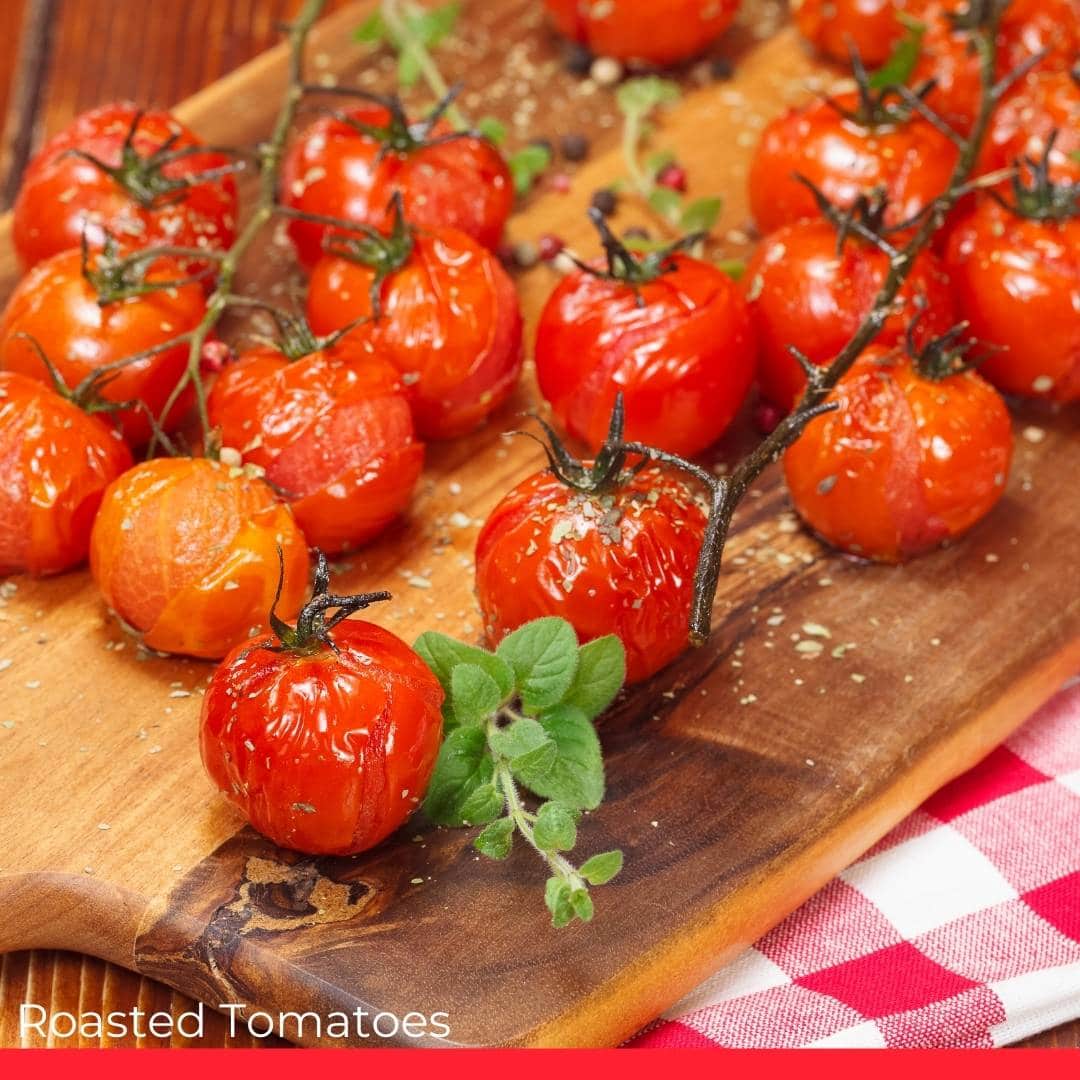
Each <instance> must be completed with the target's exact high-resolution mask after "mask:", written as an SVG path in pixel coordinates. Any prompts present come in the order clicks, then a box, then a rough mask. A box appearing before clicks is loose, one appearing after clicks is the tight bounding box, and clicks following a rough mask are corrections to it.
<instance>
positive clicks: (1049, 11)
mask: <svg viewBox="0 0 1080 1080" xmlns="http://www.w3.org/2000/svg"><path fill="white" fill-rule="evenodd" d="M965 10H966V5H965V4H961V3H957V2H956V0H951V2H950V3H931V4H929V5H928V6H927V8H926V10H925V11H924V12H923V13H922V14H921V15H920V16H919V19H920V22H922V24H923V26H924V27H925V29H924V32H923V34H922V38H921V40H920V42H919V59H918V62H917V63H916V65H915V70H914V71H913V73H912V76H911V80H910V81H911V84H912V85H913V86H915V85H919V84H920V83H923V82H926V81H927V80H931V79H932V80H933V81H934V88H933V90H932V91H931V92H930V94H929V95H928V96H927V98H926V101H927V103H928V104H929V105H930V106H931V107H932V108H933V109H934V110H935V111H936V112H938V113H939V114H940V115H941V116H943V117H944V118H945V120H947V121H948V122H949V123H950V124H951V125H952V126H953V127H954V128H956V129H957V130H958V131H962V132H967V131H968V130H969V129H970V128H971V125H972V123H973V121H974V120H975V116H976V113H977V112H978V109H979V102H980V100H981V97H982V78H981V74H980V69H981V61H980V59H979V54H978V52H977V50H975V49H974V48H972V45H971V33H970V31H967V30H965V29H964V28H963V27H962V26H961V25H958V23H957V22H956V21H955V16H957V14H962V13H963V12H964V11H965ZM997 51H998V57H997V75H998V77H999V78H1000V77H1003V76H1005V75H1006V74H1007V73H1009V72H1010V71H1012V70H1013V69H1015V68H1017V67H1019V66H1020V65H1021V64H1023V63H1025V62H1026V61H1028V60H1030V58H1031V57H1032V56H1033V55H1035V54H1036V53H1040V52H1045V55H1044V56H1043V57H1042V59H1040V60H1039V62H1038V64H1037V65H1036V68H1035V70H1036V72H1039V73H1041V72H1047V71H1062V72H1064V71H1066V70H1067V69H1068V68H1069V67H1070V66H1071V65H1072V64H1073V63H1074V62H1075V60H1076V57H1077V55H1078V54H1080V0H1011V2H1010V3H1009V4H1008V5H1006V6H1005V9H1004V11H1003V12H1002V14H1001V23H1000V30H999V33H998V50H997Z"/></svg>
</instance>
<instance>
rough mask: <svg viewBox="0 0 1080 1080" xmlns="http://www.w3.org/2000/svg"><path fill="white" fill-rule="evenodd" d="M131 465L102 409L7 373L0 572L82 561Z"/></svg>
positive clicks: (48, 570) (52, 569) (2, 395)
mask: <svg viewBox="0 0 1080 1080" xmlns="http://www.w3.org/2000/svg"><path fill="white" fill-rule="evenodd" d="M131 465H132V458H131V451H130V450H129V449H128V447H127V443H125V442H124V440H123V439H122V438H121V436H120V433H119V431H117V430H116V428H115V427H114V426H113V425H112V424H110V422H109V421H108V420H107V419H105V418H104V417H103V416H102V415H91V414H89V413H86V412H83V410H82V409H80V408H79V407H78V406H77V405H74V404H72V403H71V402H70V401H68V400H66V399H65V398H62V397H61V396H60V395H59V394H56V393H54V392H53V391H52V390H49V389H48V388H47V387H44V386H42V385H41V383H39V382H38V381H37V380H36V379H29V378H27V377H26V376H25V375H18V374H15V373H14V372H8V371H5V372H0V576H2V575H4V574H18V573H23V572H25V573H29V574H33V575H34V576H35V577H38V576H42V575H45V574H58V573H61V572H62V571H64V570H69V569H71V568H72V567H73V566H78V565H79V563H81V562H83V561H84V560H85V559H86V553H87V551H88V550H89V547H90V528H91V526H92V525H93V523H94V516H95V515H96V514H97V510H98V506H99V505H100V504H101V498H102V495H104V493H105V489H106V488H107V487H108V486H109V484H111V483H112V482H113V480H115V479H116V478H117V477H118V476H119V475H120V474H121V473H123V472H126V471H127V470H128V469H130V468H131Z"/></svg>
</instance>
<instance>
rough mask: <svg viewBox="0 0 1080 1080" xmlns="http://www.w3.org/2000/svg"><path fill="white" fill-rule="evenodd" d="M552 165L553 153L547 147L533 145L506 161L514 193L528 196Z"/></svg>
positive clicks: (524, 147)
mask: <svg viewBox="0 0 1080 1080" xmlns="http://www.w3.org/2000/svg"><path fill="white" fill-rule="evenodd" d="M550 164H551V151H550V150H549V149H548V148H547V147H546V146H540V145H538V144H536V143H533V144H531V145H529V146H523V147H522V148H521V149H520V150H518V151H517V152H516V153H514V154H511V155H510V156H509V157H508V158H507V159H506V167H507V168H508V169H509V170H510V176H511V178H512V179H513V181H514V191H515V192H517V194H518V195H527V194H528V193H529V192H530V191H531V190H532V186H533V184H535V183H536V181H537V179H538V178H539V176H540V174H541V173H542V172H543V171H544V170H545V169H546V168H547V167H548V166H549V165H550Z"/></svg>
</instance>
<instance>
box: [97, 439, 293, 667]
mask: <svg viewBox="0 0 1080 1080" xmlns="http://www.w3.org/2000/svg"><path fill="white" fill-rule="evenodd" d="M278 549H280V550H281V552H282V558H283V560H284V566H285V570H284V585H283V587H282V590H281V600H280V607H281V611H282V612H283V614H284V615H285V616H286V617H289V616H292V615H295V614H296V612H297V611H299V610H300V605H301V603H302V602H303V598H304V594H305V592H306V591H307V572H308V557H307V544H306V543H305V541H304V537H303V534H302V533H301V532H300V529H299V527H298V526H297V524H296V522H295V521H294V520H293V516H292V513H291V511H290V510H289V508H288V507H287V506H283V505H282V504H281V503H280V502H278V501H277V499H276V497H275V495H274V493H273V491H271V490H270V488H269V486H268V485H267V484H266V483H265V482H263V481H262V480H260V479H257V478H255V477H253V476H251V475H249V474H248V473H247V472H245V471H244V470H242V469H235V468H228V467H226V466H224V465H222V464H220V463H218V462H216V461H209V460H207V459H205V458H155V459H154V460H152V461H145V462H143V463H142V464H141V465H136V466H135V468H134V469H131V470H129V471H128V472H126V473H124V475H123V476H121V477H120V478H119V479H118V480H116V481H115V482H114V483H113V484H112V485H110V487H109V489H108V490H107V491H106V492H105V497H104V499H103V500H102V503H101V509H100V511H99V512H98V516H97V520H96V521H95V522H94V530H93V532H92V534H91V536H90V572H91V573H92V574H93V575H94V580H95V581H96V582H97V584H98V587H99V588H100V589H101V593H102V596H104V598H105V602H106V603H107V604H108V605H109V607H110V608H111V609H112V610H113V611H114V612H115V613H116V614H117V616H119V618H120V619H122V620H123V622H124V623H125V624H126V625H127V626H128V627H129V628H130V629H132V630H134V631H135V632H136V633H138V634H139V635H140V636H141V638H142V641H143V643H144V644H145V645H146V646H147V647H148V648H151V649H157V650H159V651H160V652H167V653H181V654H183V655H186V656H200V657H205V658H207V659H219V658H220V657H222V656H224V655H225V654H226V653H227V652H228V651H229V650H230V649H231V648H232V647H233V646H234V645H237V644H239V643H240V642H242V641H246V640H247V639H248V638H249V637H250V636H251V635H252V634H253V633H257V632H258V631H259V630H261V629H264V628H265V627H266V613H267V612H268V611H269V610H270V605H271V603H272V602H273V599H274V582H275V581H276V580H277V573H278Z"/></svg>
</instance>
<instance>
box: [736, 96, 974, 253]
mask: <svg viewBox="0 0 1080 1080" xmlns="http://www.w3.org/2000/svg"><path fill="white" fill-rule="evenodd" d="M833 100H834V101H835V103H836V105H838V106H839V107H840V108H841V109H848V110H853V109H855V108H857V105H858V100H857V96H856V95H854V94H840V95H838V96H837V97H836V98H835V99H833ZM957 156H958V151H957V148H956V146H955V144H954V143H953V142H952V140H951V139H949V137H948V136H947V135H945V134H943V133H942V132H940V131H938V130H937V129H936V128H934V127H933V125H931V124H930V123H929V122H928V121H926V120H923V119H922V118H921V117H918V116H915V117H913V118H912V119H910V120H908V121H906V122H904V123H901V124H893V125H890V126H888V127H881V128H876V129H874V128H867V127H864V126H862V125H860V124H857V123H855V122H854V121H852V120H849V119H847V118H846V117H845V116H843V115H842V114H841V112H840V111H839V109H838V108H836V107H835V106H834V104H833V103H832V102H830V101H826V100H825V99H824V98H818V99H816V100H814V101H812V102H810V104H808V105H804V106H802V107H800V108H795V109H789V110H788V111H787V112H786V113H784V114H782V115H781V116H779V117H778V118H777V119H776V120H774V121H773V122H772V123H771V124H769V126H768V127H766V129H765V131H764V133H763V134H762V137H761V142H760V144H759V145H758V148H757V150H756V151H755V153H754V157H753V160H752V161H751V163H750V180H749V191H750V209H751V212H752V213H753V215H754V220H755V221H756V222H757V225H758V228H759V229H760V230H761V231H762V232H765V233H769V232H772V231H773V230H774V229H778V228H780V226H781V225H787V224H790V223H791V222H793V221H798V220H800V219H801V218H817V217H821V211H820V210H819V209H818V205H817V203H816V202H815V201H814V196H813V194H812V193H811V192H810V191H809V190H808V189H807V188H806V187H805V186H804V185H803V184H801V183H800V182H799V181H798V180H796V179H795V174H796V173H801V174H802V175H804V176H805V177H807V179H809V180H810V181H812V182H813V183H814V184H815V185H816V186H817V187H818V188H819V189H820V190H821V191H822V192H824V194H825V195H826V196H827V197H828V198H829V200H830V201H831V202H833V203H835V204H836V205H838V206H840V207H841V208H847V207H850V206H851V205H852V204H853V203H854V202H855V200H856V198H857V197H858V196H859V195H861V194H868V193H869V192H871V191H872V190H874V189H875V188H879V187H880V188H884V190H885V192H886V194H887V195H888V198H889V208H888V211H887V213H886V215H885V222H886V224H888V225H897V224H900V223H901V222H905V221H907V220H909V219H910V218H912V217H914V215H915V214H917V213H918V212H919V211H920V210H922V209H923V207H925V206H927V205H928V204H929V203H931V202H933V200H934V199H936V198H937V197H938V196H939V195H941V194H942V193H943V192H944V191H945V190H946V189H947V188H948V186H949V181H950V179H951V177H952V172H953V169H954V167H955V165H956V160H957Z"/></svg>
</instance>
